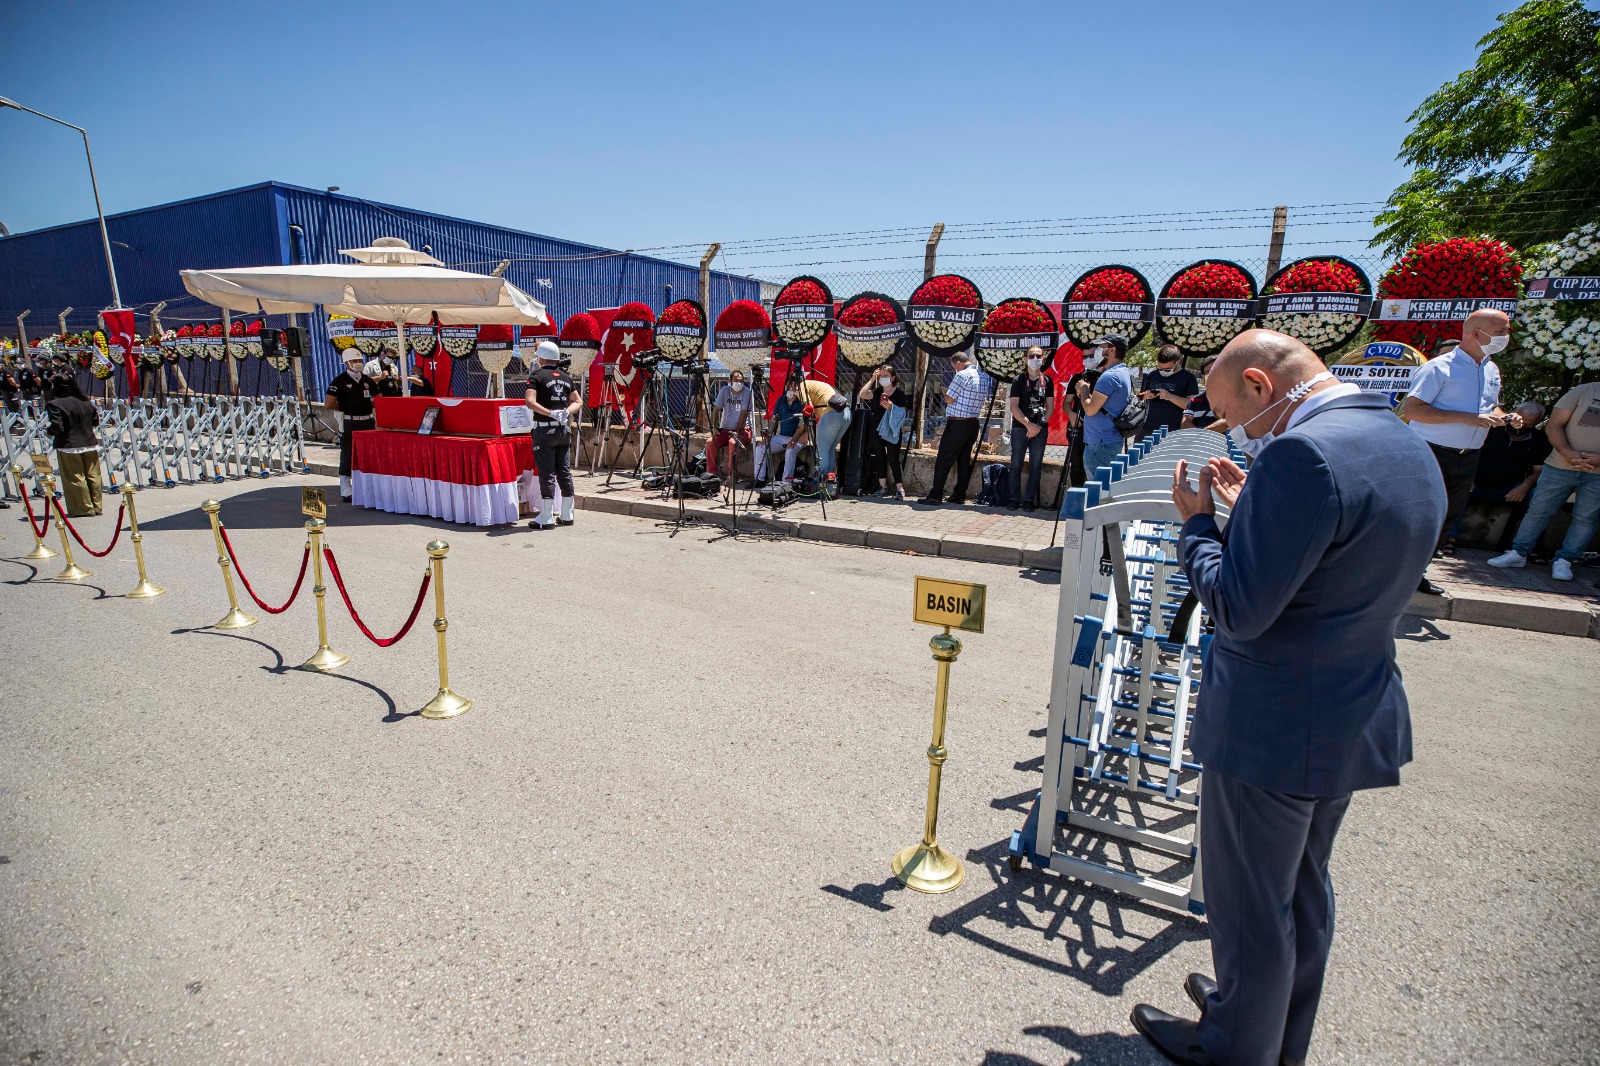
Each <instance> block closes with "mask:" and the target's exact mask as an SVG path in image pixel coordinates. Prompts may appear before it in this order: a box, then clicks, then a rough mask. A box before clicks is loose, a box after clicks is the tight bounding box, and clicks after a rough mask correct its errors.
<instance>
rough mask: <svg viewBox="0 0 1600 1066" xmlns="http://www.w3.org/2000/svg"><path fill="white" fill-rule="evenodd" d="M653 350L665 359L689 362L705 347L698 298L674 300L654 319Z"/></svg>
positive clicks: (672, 361)
mask: <svg viewBox="0 0 1600 1066" xmlns="http://www.w3.org/2000/svg"><path fill="white" fill-rule="evenodd" d="M656 350H657V351H659V352H660V353H661V356H662V358H664V359H666V361H667V362H669V363H673V364H676V365H680V366H681V365H683V364H686V363H692V362H694V361H695V360H697V359H699V358H700V355H701V353H702V352H704V351H705V350H706V311H705V308H703V307H701V306H700V301H699V300H675V301H673V302H672V303H670V304H668V305H667V306H666V309H665V310H664V311H662V312H661V317H660V318H658V319H656Z"/></svg>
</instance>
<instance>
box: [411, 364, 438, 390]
mask: <svg viewBox="0 0 1600 1066" xmlns="http://www.w3.org/2000/svg"><path fill="white" fill-rule="evenodd" d="M407 379H408V380H409V381H410V382H411V395H413V396H432V395H433V385H432V384H430V383H429V381H428V379H427V378H425V377H423V376H422V371H421V370H419V369H418V368H417V367H415V366H413V367H412V368H411V373H410V374H408V375H407Z"/></svg>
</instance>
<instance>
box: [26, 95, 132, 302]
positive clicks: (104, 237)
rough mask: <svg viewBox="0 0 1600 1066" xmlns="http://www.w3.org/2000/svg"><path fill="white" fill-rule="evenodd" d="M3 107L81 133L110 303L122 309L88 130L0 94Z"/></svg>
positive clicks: (120, 294)
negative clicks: (109, 289)
mask: <svg viewBox="0 0 1600 1066" xmlns="http://www.w3.org/2000/svg"><path fill="white" fill-rule="evenodd" d="M5 107H10V108H15V109H16V110H18V111H26V112H27V113H28V114H30V115H38V116H39V117H40V118H42V119H48V120H49V121H51V122H54V123H56V124H57V125H61V126H65V127H67V128H68V129H70V130H77V131H78V132H79V133H81V134H82V135H83V154H84V156H85V157H86V158H87V159H88V160H89V186H90V187H91V188H92V189H94V213H95V214H96V215H98V216H99V217H100V246H101V247H102V248H104V249H105V252H106V273H108V274H110V275H111V304H112V306H113V307H114V308H116V309H117V310H119V311H120V310H121V309H122V293H121V291H120V290H118V288H117V268H116V264H114V263H112V261H111V236H110V235H109V234H108V233H106V213H105V211H104V210H103V209H102V208H101V206H100V183H99V182H98V181H96V180H95V176H94V153H93V152H91V151H89V131H88V130H86V129H84V128H83V127H82V126H74V125H73V124H72V123H70V122H66V121H63V120H62V119H59V118H56V117H55V116H54V115H47V114H45V113H44V112H43V111H35V110H34V109H33V108H31V107H23V106H22V105H21V104H19V103H17V102H16V101H15V100H8V99H6V98H5V97H4V96H0V108H5Z"/></svg>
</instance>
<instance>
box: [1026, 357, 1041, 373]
mask: <svg viewBox="0 0 1600 1066" xmlns="http://www.w3.org/2000/svg"><path fill="white" fill-rule="evenodd" d="M1041 366H1044V360H1043V359H1029V360H1028V369H1029V370H1038V369H1039V368H1040V367H1041Z"/></svg>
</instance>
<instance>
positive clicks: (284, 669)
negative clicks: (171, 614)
mask: <svg viewBox="0 0 1600 1066" xmlns="http://www.w3.org/2000/svg"><path fill="white" fill-rule="evenodd" d="M191 633H199V634H202V635H204V636H211V637H227V638H228V639H230V640H242V641H244V642H245V643H247V644H254V645H256V646H257V647H259V648H265V649H266V650H267V651H269V652H271V653H272V659H273V662H272V665H271V666H263V667H261V669H263V670H265V671H266V672H267V673H269V674H277V675H280V676H281V675H283V674H287V673H291V672H299V671H300V668H299V667H298V666H290V665H289V664H288V663H286V662H284V659H283V653H282V652H281V651H279V650H278V649H277V648H274V647H273V646H272V645H271V644H268V643H267V642H266V641H264V640H258V639H256V638H255V637H247V636H245V635H244V634H243V633H237V632H230V631H226V630H221V629H213V628H211V627H210V626H195V627H193V628H191V629H174V630H173V631H172V634H173V636H188V635H189V634H191ZM305 672H306V673H315V674H316V675H317V676H319V677H331V678H333V679H335V680H337V681H344V682H347V683H348V684H352V685H356V686H358V687H360V688H364V689H366V690H367V691H368V692H371V693H373V694H374V695H376V696H377V697H378V698H379V699H380V700H382V701H383V704H384V707H385V708H387V713H386V714H385V715H384V716H383V718H381V719H380V721H383V722H385V723H392V722H403V721H405V720H406V719H407V718H414V717H416V716H417V715H419V714H421V713H422V712H421V711H420V710H419V711H406V712H405V713H404V714H402V713H401V712H400V708H399V707H398V706H397V705H396V704H395V702H394V697H392V696H390V695H389V694H388V693H387V692H385V691H384V690H383V689H381V688H379V687H378V686H377V685H374V684H373V683H372V682H370V681H363V680H361V679H360V678H359V677H347V676H345V675H344V674H338V673H317V672H316V671H309V670H308V671H305Z"/></svg>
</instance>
